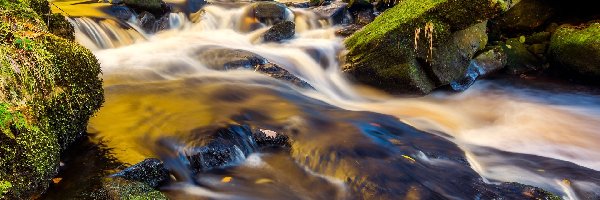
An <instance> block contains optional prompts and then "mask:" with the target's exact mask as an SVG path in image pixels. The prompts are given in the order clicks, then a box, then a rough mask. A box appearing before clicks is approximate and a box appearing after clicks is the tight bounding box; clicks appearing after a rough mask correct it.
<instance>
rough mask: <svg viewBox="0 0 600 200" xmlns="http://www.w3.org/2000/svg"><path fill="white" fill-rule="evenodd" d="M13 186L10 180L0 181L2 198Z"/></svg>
mask: <svg viewBox="0 0 600 200" xmlns="http://www.w3.org/2000/svg"><path fill="white" fill-rule="evenodd" d="M10 188H12V184H10V182H8V181H0V198H2V197H3V196H4V194H6V193H8V190H9V189H10Z"/></svg>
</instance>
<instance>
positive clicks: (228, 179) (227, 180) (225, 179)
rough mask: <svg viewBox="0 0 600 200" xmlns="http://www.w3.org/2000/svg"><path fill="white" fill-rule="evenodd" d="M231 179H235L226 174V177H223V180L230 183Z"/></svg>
mask: <svg viewBox="0 0 600 200" xmlns="http://www.w3.org/2000/svg"><path fill="white" fill-rule="evenodd" d="M231 179H233V178H232V177H231V176H226V177H223V179H221V182H223V183H229V182H231Z"/></svg>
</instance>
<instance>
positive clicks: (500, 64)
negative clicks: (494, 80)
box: [450, 46, 508, 91]
mask: <svg viewBox="0 0 600 200" xmlns="http://www.w3.org/2000/svg"><path fill="white" fill-rule="evenodd" d="M507 61H508V58H507V56H506V54H505V53H504V50H502V48H501V47H500V46H495V47H492V48H490V49H487V50H483V51H482V52H481V53H479V54H478V55H477V56H475V58H474V59H473V60H471V62H470V63H469V67H468V68H467V72H466V74H465V75H464V77H463V78H461V79H458V80H456V81H453V82H452V83H450V87H451V88H452V89H453V90H455V91H465V90H466V89H468V88H469V87H470V86H471V85H473V84H474V83H475V81H476V80H477V79H478V78H480V77H485V76H488V75H490V74H492V73H494V72H497V71H500V70H501V69H503V68H504V67H505V66H506V63H507Z"/></svg>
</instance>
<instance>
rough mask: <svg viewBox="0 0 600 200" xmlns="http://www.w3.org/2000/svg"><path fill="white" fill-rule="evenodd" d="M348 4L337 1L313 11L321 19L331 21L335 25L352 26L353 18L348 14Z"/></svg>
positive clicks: (315, 8)
mask: <svg viewBox="0 0 600 200" xmlns="http://www.w3.org/2000/svg"><path fill="white" fill-rule="evenodd" d="M347 6H348V4H347V3H343V2H340V1H335V2H333V3H331V4H329V5H326V6H318V7H314V8H311V10H312V11H313V12H315V13H317V14H318V15H320V16H321V17H324V18H327V19H330V20H331V22H332V24H333V25H338V24H350V23H351V22H352V16H351V15H350V13H349V12H348V8H347Z"/></svg>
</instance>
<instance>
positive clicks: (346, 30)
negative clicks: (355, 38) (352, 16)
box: [335, 24, 363, 37]
mask: <svg viewBox="0 0 600 200" xmlns="http://www.w3.org/2000/svg"><path fill="white" fill-rule="evenodd" d="M362 27H363V26H361V25H358V24H350V25H347V26H342V27H341V28H340V29H338V30H336V31H335V35H337V36H340V37H349V36H351V35H352V34H354V33H355V32H356V31H358V30H360V29H361V28H362Z"/></svg>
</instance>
